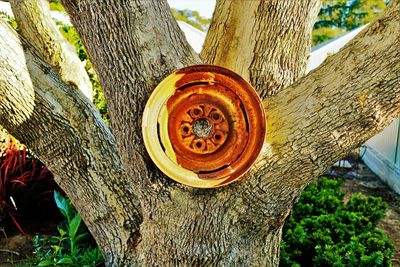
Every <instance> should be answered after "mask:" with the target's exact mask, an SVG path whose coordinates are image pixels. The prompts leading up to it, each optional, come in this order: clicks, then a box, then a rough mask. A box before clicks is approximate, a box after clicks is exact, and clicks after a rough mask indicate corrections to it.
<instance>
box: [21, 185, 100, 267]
mask: <svg viewBox="0 0 400 267" xmlns="http://www.w3.org/2000/svg"><path fill="white" fill-rule="evenodd" d="M54 199H55V202H56V204H57V207H58V208H59V209H60V211H61V213H62V214H63V215H64V217H65V218H66V221H65V222H63V223H62V224H61V225H60V226H59V227H58V235H55V236H51V237H39V236H35V238H34V240H33V244H34V248H35V251H34V255H33V257H31V258H30V259H29V260H28V264H27V265H28V266H32V265H34V266H62V265H71V266H99V265H102V264H103V262H104V259H103V255H102V254H101V252H100V250H99V248H98V247H97V246H96V243H95V242H94V240H93V238H92V237H91V236H90V234H89V232H88V230H87V228H86V227H85V225H84V223H83V222H82V219H81V216H80V215H79V214H78V212H77V211H76V209H75V207H74V206H73V205H72V204H71V201H70V200H69V199H67V198H65V197H64V196H62V195H61V194H60V193H58V192H57V191H54Z"/></svg>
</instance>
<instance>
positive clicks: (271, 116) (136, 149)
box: [0, 0, 400, 266]
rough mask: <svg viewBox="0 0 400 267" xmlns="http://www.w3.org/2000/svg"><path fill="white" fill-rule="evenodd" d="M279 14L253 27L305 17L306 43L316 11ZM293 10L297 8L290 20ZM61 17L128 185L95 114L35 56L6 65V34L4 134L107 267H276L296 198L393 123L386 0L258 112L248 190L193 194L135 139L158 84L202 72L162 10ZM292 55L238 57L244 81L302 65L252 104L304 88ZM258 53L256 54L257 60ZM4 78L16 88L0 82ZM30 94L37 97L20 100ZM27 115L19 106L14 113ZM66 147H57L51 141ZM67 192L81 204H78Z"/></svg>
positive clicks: (79, 12)
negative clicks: (94, 80)
mask: <svg viewBox="0 0 400 267" xmlns="http://www.w3.org/2000/svg"><path fill="white" fill-rule="evenodd" d="M263 2H265V5H267V4H268V3H275V1H272V0H271V1H263ZM282 2H287V3H288V2H291V5H290V6H289V5H284V7H285V8H284V7H283V6H282V7H281V8H282V10H281V11H280V12H284V13H285V14H286V16H285V18H286V19H285V20H283V22H284V23H283V22H282V23H283V24H282V25H281V26H279V25H278V24H274V23H275V22H276V21H275V20H277V19H278V18H277V17H276V16H278V17H279V15H278V13H277V12H275V8H277V7H278V6H280V4H279V3H278V2H276V3H275V6H274V5H272V6H271V7H270V9H265V10H269V12H260V13H257V14H258V15H259V16H261V17H266V18H268V19H262V18H260V19H257V21H258V22H254V23H255V24H257V23H259V24H267V25H275V26H274V27H276V29H275V31H279V29H283V28H285V27H286V28H290V27H292V26H290V25H288V24H292V23H294V24H296V23H300V21H297V19H296V18H297V17H298V16H304V17H303V18H304V19H305V20H308V22H304V23H301V25H303V26H301V27H300V26H299V27H300V28H301V29H302V30H299V31H302V33H298V35H299V36H304V38H306V37H307V34H306V32H307V30H306V29H307V28H308V27H310V26H309V25H311V24H312V22H311V21H312V18H313V17H315V14H314V13H312V12H314V11H315V10H314V7H312V6H313V5H312V4H311V6H308V5H306V6H307V7H309V9H307V10H308V12H311V13H308V15H307V16H306V15H303V13H304V10H303V9H304V8H303V9H301V8H299V6H303V7H304V5H305V4H304V3H305V2H304V1H282ZM295 2H296V3H297V4H298V5H299V6H297V7H296V8H295V7H294V6H293V5H296V4H295ZM303 2H304V3H303ZM309 2H310V3H311V2H312V3H314V2H313V1H309ZM64 4H65V7H66V8H67V9H68V11H69V13H70V15H71V17H72V21H73V23H74V25H75V27H76V28H77V30H78V32H79V34H80V36H81V37H82V39H83V41H84V43H85V46H86V48H87V50H88V53H89V55H90V57H91V60H92V62H93V64H94V67H95V69H96V71H97V73H98V75H99V77H100V80H101V83H102V87H103V88H104V90H105V94H106V99H107V103H108V106H109V112H110V115H111V121H112V123H113V125H112V127H113V132H114V134H115V137H116V140H117V147H118V150H119V153H120V155H121V159H122V162H123V166H124V167H125V169H126V173H127V176H126V177H127V178H125V177H124V176H123V174H121V172H122V169H121V162H120V161H119V158H118V156H117V153H116V148H115V145H114V142H113V138H112V136H111V134H110V133H109V132H108V130H107V129H106V127H105V126H104V125H103V124H102V123H101V122H100V121H99V120H100V119H97V118H99V117H98V114H97V113H96V112H95V111H94V109H93V107H92V106H90V105H89V104H87V103H86V102H85V101H84V100H83V99H82V98H80V97H79V94H78V93H76V92H70V91H68V90H67V89H68V88H67V87H66V86H65V85H64V84H63V83H62V82H61V81H60V80H59V79H58V78H57V75H56V74H55V73H54V72H52V71H51V69H46V68H45V67H43V66H47V65H45V63H43V62H42V61H41V60H40V59H38V57H37V55H35V53H34V52H33V50H31V49H26V50H25V55H24V54H23V53H22V52H20V54H15V55H14V56H13V57H11V58H9V57H8V56H9V55H8V54H9V53H8V50H9V49H10V47H9V46H7V45H9V44H7V43H6V42H5V41H3V40H6V39H7V40H8V39H9V38H14V39H15V38H16V37H15V35H12V36H9V35H10V33H9V31H6V32H7V33H8V34H7V35H4V38H1V41H0V47H6V48H7V49H3V48H2V49H0V66H1V68H0V77H1V79H0V81H1V83H0V96H1V102H0V107H1V108H2V109H1V113H0V124H4V126H5V127H6V128H7V129H10V130H13V132H12V133H13V134H14V135H16V136H17V137H18V138H20V139H21V140H22V141H23V142H25V143H27V144H28V145H29V146H32V147H33V148H35V149H36V150H35V151H37V153H38V154H39V156H40V157H41V158H42V159H44V160H45V162H46V163H47V164H50V167H51V168H52V170H53V171H55V172H56V174H57V175H58V177H60V178H58V181H59V182H60V184H61V186H62V187H63V188H65V189H67V192H68V193H69V194H70V196H71V197H72V199H73V201H74V203H75V204H76V205H77V207H78V209H79V210H80V211H81V212H82V213H83V217H84V220H85V221H86V222H88V224H89V228H90V229H91V231H92V233H93V234H94V235H95V237H96V238H97V241H98V242H99V245H100V246H101V248H102V250H103V251H104V252H105V256H106V260H107V264H108V265H109V266H131V265H138V266H277V265H278V262H279V242H280V237H281V229H282V225H283V223H284V220H285V218H286V217H287V216H288V214H289V212H290V209H291V207H292V205H293V203H294V202H295V201H296V199H297V198H298V196H299V194H300V192H301V190H302V188H304V187H305V186H306V184H307V183H308V182H309V181H310V180H311V179H312V178H313V177H315V176H317V175H319V174H321V173H322V172H323V171H324V169H325V168H327V167H328V166H330V165H331V164H332V163H333V162H334V161H335V160H337V159H339V158H340V157H342V156H343V155H345V154H346V153H347V152H348V151H350V150H351V149H352V148H354V147H355V146H357V145H359V144H360V143H361V142H363V141H365V140H366V139H367V138H369V137H370V136H372V135H373V134H375V133H376V132H377V131H379V130H380V129H382V127H383V126H384V125H386V124H388V123H389V122H390V121H391V120H392V118H393V117H394V116H396V115H398V113H399V103H400V99H399V76H400V74H399V73H400V70H399V65H400V63H399V59H400V54H399V49H398V43H399V35H400V29H399V26H400V24H399V21H400V18H399V6H400V5H399V0H392V1H391V8H390V9H388V11H386V13H385V15H384V16H383V17H382V18H381V19H380V20H378V21H377V22H375V23H373V24H371V25H370V26H369V28H368V29H366V30H365V31H364V32H363V33H362V34H361V36H360V37H357V38H356V39H355V40H354V41H353V42H352V43H351V44H350V45H348V46H347V47H346V48H344V49H343V50H342V51H341V52H340V53H339V54H337V55H335V56H332V57H331V58H329V59H328V60H327V62H326V63H325V64H323V66H322V67H321V68H319V69H318V70H316V71H313V72H311V73H310V74H309V75H308V76H307V77H305V78H303V79H301V80H300V81H298V82H296V83H295V84H293V85H292V86H291V87H289V88H287V89H284V90H281V91H280V93H278V94H277V95H275V96H273V97H271V98H269V99H267V100H265V102H264V104H265V107H266V113H267V116H268V133H267V140H266V142H265V144H264V150H263V154H262V156H261V157H260V158H259V160H258V162H257V163H256V164H255V166H254V167H253V168H252V169H251V171H250V173H249V174H248V175H247V176H246V177H244V178H242V179H241V180H239V181H238V182H235V183H233V184H231V185H229V186H226V187H223V188H219V189H208V190H206V189H194V188H189V187H186V186H183V185H180V184H177V183H174V182H173V181H171V180H170V179H168V178H167V177H165V176H164V175H163V174H162V173H160V172H159V171H158V170H157V169H156V168H155V166H154V165H153V163H152V162H151V160H150V159H149V157H148V156H147V154H146V152H145V149H144V146H143V143H142V137H141V127H140V124H141V116H142V111H143V108H144V105H145V102H146V100H147V98H148V96H149V94H150V93H151V91H152V90H153V89H154V88H155V86H156V85H157V84H158V82H159V81H160V80H161V79H162V78H164V77H165V76H166V75H168V74H169V73H170V72H172V71H173V70H175V69H177V68H180V67H182V66H185V65H189V64H193V63H199V62H200V60H199V59H198V57H197V56H196V54H195V53H194V52H193V51H192V49H191V48H190V47H189V46H188V44H187V43H186V41H185V39H184V36H183V34H182V33H181V32H180V31H179V29H178V26H177V24H176V22H175V21H174V19H173V17H172V15H171V13H170V12H169V11H168V5H167V4H166V2H165V1H146V0H144V1H107V3H104V2H96V4H95V5H94V4H93V2H92V1H89V0H80V1H73V0H65V1H64ZM223 4H224V3H223V2H221V3H219V6H221V5H223ZM225 4H229V3H225ZM314 4H316V3H314ZM316 5H317V4H316ZM250 6H251V5H250ZM267 6H268V5H267ZM265 7H266V6H264V4H263V5H261V4H260V7H257V9H256V8H255V7H252V8H253V10H259V9H260V10H263V9H262V8H265ZM219 8H222V7H219ZM231 8H235V9H237V8H240V6H239V5H232V7H231ZM241 10H242V11H243V12H244V10H243V8H241ZM230 12H231V13H232V14H238V13H239V12H238V11H237V10H230ZM270 13H274V14H275V13H276V15H274V16H272V15H270ZM216 16H217V15H216ZM221 16H222V15H221ZM222 17H225V16H222ZM279 18H280V19H283V17H279ZM270 20H272V21H270ZM278 20H279V19H278ZM238 23H239V22H238ZM243 23H244V22H240V23H239V24H243ZM252 23H253V22H252ZM256 26H257V27H256V28H260V29H261V28H268V27H266V26H265V25H256ZM241 27H243V25H242V26H241ZM280 27H282V28H280ZM239 28H240V27H239ZM223 29H224V28H223V27H222V28H221V29H220V30H218V31H222V30H223ZM295 29H298V28H295ZM215 31H216V30H215ZM293 31H295V30H293ZM234 32H235V31H234ZM284 32H285V31H283V32H282V34H283V33H284ZM271 34H272V35H273V34H274V33H271ZM295 35H296V36H297V34H295ZM13 36H14V37H13ZM210 36H211V35H210ZM210 36H209V37H208V38H212V37H210ZM234 36H235V35H232V37H231V38H234ZM1 37H3V36H1ZM221 38H224V37H221ZM263 38H265V39H263ZM288 38H289V37H288ZM290 38H295V39H296V38H297V37H293V36H292V37H290ZM298 38H300V37H298ZM283 39H285V38H283ZM267 40H269V36H267V35H263V37H259V39H258V41H259V44H260V45H261V44H264V43H265V42H267ZM278 40H280V39H279V38H278ZM15 42H17V40H16V41H15ZM207 42H210V41H209V40H208V41H207ZM221 42H222V41H221ZM224 42H230V39H229V38H227V39H224ZM287 42H289V43H290V41H289V40H287ZM298 42H299V44H298V46H296V48H293V47H288V48H286V49H284V48H282V47H281V46H280V44H281V42H276V43H273V42H270V43H269V46H272V48H271V50H272V51H275V50H274V49H276V51H277V52H276V53H272V52H271V53H272V54H274V56H273V59H271V61H266V60H267V58H266V57H263V56H264V54H263V53H260V51H258V50H257V49H255V50H252V51H253V52H252V53H251V52H250V51H251V50H249V48H247V47H243V51H246V53H243V56H246V57H247V56H249V54H250V56H252V57H253V61H252V62H256V61H257V60H260V61H259V63H257V64H256V65H254V64H253V65H250V67H246V69H250V71H249V75H250V77H251V70H252V68H251V66H253V67H254V66H256V67H254V71H257V68H258V67H257V66H260V68H261V69H264V68H265V69H268V67H269V64H270V62H272V63H271V64H272V65H274V64H276V62H280V61H279V60H277V61H276V58H278V59H279V58H281V57H285V58H286V57H287V60H288V61H292V60H293V61H296V62H295V63H293V62H291V66H290V67H289V68H288V69H290V71H287V72H285V71H283V72H282V73H286V74H283V76H282V77H278V78H274V77H273V78H266V77H268V76H265V77H264V76H263V77H264V78H262V79H260V80H257V81H256V86H257V88H258V89H259V92H262V93H263V92H264V93H263V94H265V95H266V94H267V93H265V92H268V90H269V89H265V90H266V91H264V90H262V88H263V87H264V88H270V87H269V86H271V84H276V85H277V86H276V87H274V88H276V89H273V90H272V89H271V92H275V91H277V90H278V89H280V88H281V87H284V85H280V84H281V83H282V84H283V83H288V84H289V83H290V82H289V80H290V79H292V80H293V79H295V78H296V77H297V76H299V75H300V73H301V72H302V69H303V68H304V60H305V57H306V54H307V53H306V52H305V51H306V48H305V47H307V45H308V46H309V40H308V39H303V40H302V42H301V40H300V39H299V40H298ZM23 44H24V45H25V46H26V47H27V48H29V47H30V46H29V45H27V44H26V43H25V42H23ZM256 44H257V41H254V42H253V44H252V45H253V47H257V45H256ZM241 45H245V44H244V43H243V42H242V43H241ZM288 45H290V44H288ZM269 46H268V47H269ZM274 46H276V48H273V47H274ZM261 47H264V46H260V48H259V49H262V48H261ZM282 49H283V50H282ZM4 51H5V52H6V54H5V55H3V52H4ZM220 51H221V52H216V53H217V54H216V56H215V58H222V56H221V55H219V54H218V53H224V52H222V51H223V50H220ZM236 51H237V52H236V54H232V57H237V58H240V57H241V56H242V55H241V51H242V49H240V48H238V49H236ZM7 53H8V54H7ZM292 53H293V55H291V54H292ZM11 54H12V53H11ZM287 54H288V55H287ZM24 57H25V58H26V59H27V60H26V62H25V61H24V60H23V59H24ZM13 58H18V60H17V59H13ZM289 59H290V60H289ZM239 61H242V62H244V61H245V60H239ZM35 62H36V63H35ZM37 62H40V64H39V63H37ZM283 62H284V61H283ZM292 63H293V64H292ZM246 64H247V63H246ZM283 65H285V64H284V63H283ZM3 66H4V67H3ZM24 66H25V67H24ZM35 66H36V67H35ZM40 66H42V67H43V68H41V67H40ZM273 68H275V67H272V69H273ZM20 69H21V70H23V73H26V75H25V76H23V77H22V78H20V80H19V79H18V76H16V75H15V73H18V70H20ZM25 69H26V70H25ZM45 70H47V72H46V71H45ZM28 72H29V73H30V76H29V75H28V74H27V73H28ZM278 72H279V71H278ZM46 73H47V74H46ZM293 73H295V74H293ZM260 75H261V74H260ZM285 75H287V76H285ZM8 76H10V77H12V78H10V79H7V80H5V82H3V80H4V79H6V78H7V77H8ZM261 76H262V75H261ZM269 79H272V81H271V80H269ZM26 81H32V85H31V86H27V85H26ZM263 83H264V84H263ZM11 84H13V87H12V86H11ZM28 85H29V84H28ZM272 87H273V86H272ZM43 88H44V89H43ZM21 101H23V105H21V104H18V103H20V102H21ZM29 101H31V102H29ZM57 102H59V103H60V104H58V105H57ZM10 114H17V116H9V115H10ZM92 116H94V117H92ZM41 125H43V126H41ZM75 125H77V126H75ZM32 126H35V127H39V128H38V131H37V132H36V131H35V132H28V131H27V130H26V129H27V128H28V127H31V128H32ZM53 129H54V130H53ZM60 135H62V136H63V137H64V138H62V139H60V138H58V139H57V138H56V137H59V136H60ZM21 137H24V138H25V139H23V138H21ZM100 140H101V141H100ZM104 140H107V142H104ZM44 145H48V146H49V147H48V148H47V147H45V146H44ZM105 145H106V147H104V146H105ZM115 170H119V171H116V172H115ZM79 175H81V176H79ZM118 175H121V176H118ZM61 177H62V178H61ZM75 187H77V188H78V189H77V191H78V192H73V190H72V189H73V188H74V190H76V189H75ZM132 189H133V190H134V192H135V195H137V197H138V199H139V201H140V205H141V207H142V216H143V219H142V221H140V215H139V212H138V206H137V204H136V202H135V199H136V198H135V197H134V195H130V193H132V191H131V190H132ZM97 190H98V191H99V192H98V193H97V194H95V193H94V192H93V191H97ZM91 194H93V195H91ZM91 197H92V198H93V199H91ZM89 200H90V201H92V202H90V201H89ZM88 202H89V203H90V206H89V207H88ZM115 203H118V204H120V205H115ZM89 211H90V212H89ZM97 216H98V217H97ZM93 217H95V218H93ZM127 218H128V219H127ZM113 220H115V222H113ZM107 223H108V225H107ZM139 224H140V229H139V231H136V230H137V226H138V225H139Z"/></svg>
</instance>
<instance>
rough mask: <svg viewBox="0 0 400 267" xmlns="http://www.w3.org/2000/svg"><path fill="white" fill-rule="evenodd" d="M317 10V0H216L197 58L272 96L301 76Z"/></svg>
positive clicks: (303, 71) (318, 2) (261, 92)
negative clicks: (220, 67) (226, 70)
mask: <svg viewBox="0 0 400 267" xmlns="http://www.w3.org/2000/svg"><path fill="white" fill-rule="evenodd" d="M319 8H320V1H319V0H297V1H282V0H268V1H265V0H252V1H242V0H220V1H217V5H216V7H215V12H214V16H213V19H212V22H211V25H210V29H209V31H208V33H207V38H206V41H205V43H204V45H203V50H202V52H201V53H200V56H201V58H202V59H203V60H204V62H206V63H209V64H214V65H219V66H223V67H226V68H228V69H231V70H234V71H235V72H237V73H239V74H240V75H242V76H243V77H244V78H245V79H247V80H249V81H250V83H251V84H252V85H253V86H254V87H255V88H256V90H257V92H258V93H259V94H260V96H261V97H262V98H264V97H266V96H270V95H273V94H275V93H277V92H278V90H280V89H283V88H285V87H287V86H289V85H291V84H292V83H293V82H294V81H295V80H297V79H298V78H300V77H301V76H303V75H304V73H305V70H306V65H307V56H308V55H309V54H310V45H311V31H312V28H313V25H314V21H315V19H316V17H317V15H318V11H319Z"/></svg>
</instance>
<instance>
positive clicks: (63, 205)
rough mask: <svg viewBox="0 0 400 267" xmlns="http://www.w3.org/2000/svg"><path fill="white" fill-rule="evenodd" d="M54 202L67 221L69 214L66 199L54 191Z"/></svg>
mask: <svg viewBox="0 0 400 267" xmlns="http://www.w3.org/2000/svg"><path fill="white" fill-rule="evenodd" d="M54 200H55V201H56V204H57V207H58V208H59V209H60V211H61V213H62V215H64V217H65V218H67V219H68V221H69V217H70V212H69V203H68V201H67V199H66V198H65V197H64V196H63V195H61V194H60V193H59V192H57V191H54Z"/></svg>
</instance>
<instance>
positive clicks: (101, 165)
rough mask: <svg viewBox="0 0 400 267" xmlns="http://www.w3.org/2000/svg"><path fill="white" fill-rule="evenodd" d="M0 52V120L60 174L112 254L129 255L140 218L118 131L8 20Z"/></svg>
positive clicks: (1, 30) (0, 27) (0, 29)
mask: <svg viewBox="0 0 400 267" xmlns="http://www.w3.org/2000/svg"><path fill="white" fill-rule="evenodd" d="M0 51H1V53H0V66H1V68H0V96H1V98H0V100H1V101H0V124H1V125H3V126H4V127H5V128H6V129H8V130H9V132H10V133H11V134H12V135H13V136H15V137H17V138H18V139H19V140H20V141H21V142H23V143H24V144H26V145H27V146H28V147H29V148H31V149H32V150H33V151H34V152H35V154H36V155H38V156H39V157H40V159H41V160H42V161H44V163H45V164H46V165H47V166H48V167H49V169H50V170H51V171H52V172H53V173H54V174H55V178H56V181H57V183H58V184H59V185H60V186H61V187H62V188H63V190H65V192H66V193H67V194H68V195H69V196H70V198H71V200H72V202H73V203H74V204H75V205H76V207H77V208H78V211H79V213H80V214H81V215H82V217H83V219H84V221H85V223H86V224H87V226H88V227H89V229H90V231H91V232H92V234H93V236H94V237H95V238H96V241H97V242H98V243H99V245H100V246H101V247H102V249H103V252H104V254H105V256H106V258H115V259H119V257H120V256H121V255H116V254H113V253H116V252H117V251H118V252H120V251H121V252H122V255H125V256H126V257H128V255H130V251H131V250H132V246H128V244H130V243H131V242H133V240H134V239H135V233H136V230H137V229H138V226H139V222H140V218H141V215H140V207H139V203H138V201H137V199H136V197H135V196H134V194H133V190H132V187H131V186H130V184H129V182H128V180H127V179H126V176H125V175H124V172H123V167H122V164H121V161H120V159H119V156H118V153H117V151H116V146H115V139H114V137H113V135H112V134H111V132H110V131H109V130H108V128H107V126H106V125H105V124H104V122H103V121H102V119H101V117H100V115H99V113H98V111H97V110H96V108H95V107H94V106H93V105H92V104H91V103H89V102H88V100H87V98H86V97H84V96H83V94H81V93H80V91H77V90H73V89H72V88H70V87H69V86H68V85H66V84H65V83H64V82H62V80H61V79H60V78H59V76H58V74H57V73H56V72H55V71H54V70H53V69H52V68H51V66H50V65H49V64H48V63H46V62H45V61H44V60H43V59H42V57H41V55H40V54H39V53H38V52H37V51H36V50H35V49H34V48H33V47H32V46H31V45H30V44H28V43H27V42H26V41H24V40H22V39H21V40H20V39H19V37H18V35H17V34H16V33H15V32H14V30H12V29H11V28H10V27H9V26H8V25H6V23H5V22H2V21H0ZM32 129H34V130H32ZM110 225H113V227H110ZM120 260H121V261H122V259H120ZM116 262H118V261H116Z"/></svg>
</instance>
